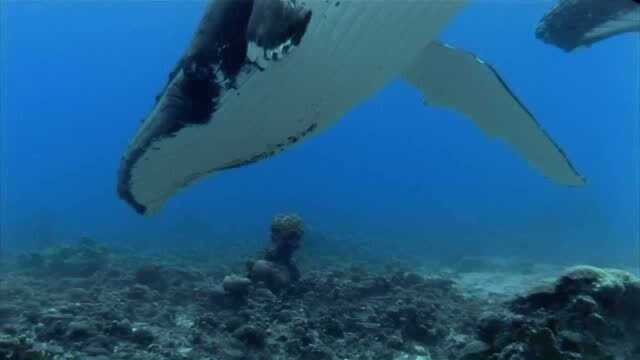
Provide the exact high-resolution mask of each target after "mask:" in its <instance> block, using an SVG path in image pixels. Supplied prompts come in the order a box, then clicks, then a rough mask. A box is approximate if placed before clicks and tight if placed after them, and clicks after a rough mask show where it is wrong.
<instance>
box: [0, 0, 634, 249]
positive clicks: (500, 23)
mask: <svg viewBox="0 0 640 360" xmlns="http://www.w3.org/2000/svg"><path fill="white" fill-rule="evenodd" d="M550 6H552V3H550V2H523V3H519V4H507V2H502V1H501V2H476V3H474V4H473V5H470V6H468V7H467V8H466V9H465V10H463V11H462V12H461V13H460V14H459V16H458V17H456V18H455V19H454V20H453V21H452V22H451V23H450V26H449V27H448V28H447V29H446V30H445V31H444V32H443V34H442V37H441V38H442V39H443V40H444V41H446V42H449V43H451V44H453V45H455V46H458V47H462V48H465V49H467V50H470V51H473V52H475V53H476V54H477V55H479V56H480V57H482V58H483V59H485V60H486V61H487V62H489V63H491V64H493V65H494V66H495V67H496V68H497V69H498V70H499V72H500V73H501V75H502V76H503V78H504V79H505V80H506V81H507V82H508V83H509V84H510V86H511V88H512V89H513V90H514V92H515V93H516V94H518V96H519V97H520V98H521V99H522V100H523V101H524V102H525V103H526V104H527V106H528V107H529V109H530V110H531V111H532V112H533V113H534V114H535V115H536V116H537V118H538V119H539V121H540V122H541V123H542V124H543V126H544V127H545V128H546V129H547V130H548V132H549V133H550V134H552V136H553V137H554V139H555V140H556V142H558V143H559V144H560V145H561V146H562V147H563V148H564V150H565V151H566V152H567V153H568V155H569V156H570V157H571V159H572V161H573V162H574V164H575V165H576V167H577V168H578V169H579V170H580V171H581V173H582V174H583V175H585V176H586V177H587V178H588V186H586V187H584V188H580V189H575V188H565V187H561V186H558V185H556V184H553V183H550V182H548V181H547V180H546V179H544V178H543V177H541V176H540V175H539V174H538V173H536V172H535V171H533V170H532V169H531V168H530V167H528V165H527V164H526V163H525V162H524V161H522V160H521V159H520V158H518V157H517V156H516V155H515V154H514V153H513V152H512V151H511V149H509V148H507V146H506V145H504V144H503V143H501V142H499V141H496V140H489V139H487V138H485V137H484V136H483V135H482V134H481V133H480V131H479V130H478V129H477V128H476V127H475V126H474V125H473V123H471V122H470V121H468V120H467V119H465V118H464V117H463V116H461V115H459V114H456V113H453V112H451V111H448V110H443V109H438V108H428V107H424V106H423V105H422V101H421V99H420V96H419V94H418V93H417V92H416V91H414V90H413V89H411V88H410V87H408V86H407V85H405V84H403V83H400V82H394V83H392V84H390V85H389V86H388V87H386V88H385V89H382V90H381V91H380V92H379V93H378V94H374V95H373V96H372V97H371V99H370V100H369V101H367V102H366V103H364V104H361V105H359V106H357V107H356V108H354V109H353V110H352V111H350V112H349V113H348V114H347V115H346V116H345V117H344V118H343V119H341V120H340V122H338V123H337V125H336V126H334V127H333V128H331V129H330V130H329V131H327V132H325V133H323V134H321V135H319V136H317V137H314V138H312V139H310V140H308V141H306V142H304V143H302V144H300V145H298V146H296V147H294V148H293V149H291V150H289V151H287V152H285V153H283V154H282V155H279V156H277V157H275V158H273V159H271V160H268V161H264V162H262V163H259V164H256V165H254V166H250V167H246V168H242V169H238V170H233V171H229V172H224V173H219V174H217V175H216V176H212V177H209V178H207V179H205V180H204V181H201V182H199V183H198V184H196V185H195V186H193V187H191V188H189V189H187V190H185V191H182V192H181V193H180V194H179V195H178V196H176V197H175V198H173V199H172V200H171V201H170V202H169V203H168V204H167V206H166V207H165V208H164V210H163V211H162V212H161V213H160V214H159V215H157V216H155V217H152V218H144V217H140V216H138V215H136V214H135V213H134V212H133V211H132V210H131V209H129V208H128V207H127V206H126V205H125V203H124V202H122V201H120V200H119V199H118V198H117V197H116V194H115V180H116V179H115V175H116V171H117V167H118V162H119V157H120V155H121V154H122V152H123V150H124V149H125V147H126V145H127V143H128V141H129V140H130V138H131V137H132V135H133V133H134V131H135V130H136V128H137V126H138V124H139V121H140V119H141V118H142V117H144V116H145V115H146V114H147V112H148V111H149V110H150V108H151V106H152V102H153V98H154V96H155V95H156V94H157V92H158V91H159V90H160V88H161V86H163V84H164V82H165V80H166V77H167V74H168V72H169V70H170V69H171V68H172V66H173V65H174V63H175V61H176V60H177V59H178V57H179V55H180V54H181V52H182V51H183V50H184V48H185V46H186V44H187V42H188V40H189V38H190V36H191V33H192V31H193V29H194V27H195V24H196V23H197V21H198V20H199V17H200V15H201V10H202V7H203V5H202V4H201V3H198V2H178V1H170V2H133V1H131V2H85V3H80V2H11V3H6V2H4V3H3V4H2V12H3V13H2V16H3V18H2V20H3V21H2V23H3V28H2V36H3V39H2V59H1V64H2V75H3V84H2V96H3V108H2V139H1V140H2V154H1V155H2V156H1V159H2V167H3V170H4V178H3V185H4V197H5V199H4V203H3V207H2V216H3V221H4V223H5V225H6V228H5V229H6V231H5V233H4V237H7V238H8V242H10V243H11V245H12V246H13V247H20V246H25V245H27V244H30V243H32V242H33V241H42V238H46V237H50V236H52V235H51V234H55V237H56V238H59V239H71V238H74V237H76V236H78V235H79V234H90V235H92V236H95V237H96V238H98V239H100V240H104V241H114V242H120V243H143V244H145V246H153V242H154V241H156V242H158V243H171V242H177V241H179V240H181V241H182V242H180V243H179V244H181V246H189V244H190V243H189V242H188V241H187V242H185V241H184V240H193V241H200V242H201V241H215V240H216V239H217V240H218V241H222V242H238V241H240V242H242V241H245V242H246V241H252V240H253V239H262V238H264V235H265V232H266V227H267V225H268V222H269V220H270V217H271V216H272V215H273V214H274V213H276V212H281V211H296V212H299V213H300V214H302V215H303V217H304V218H305V220H306V222H307V224H309V226H310V227H311V228H313V229H315V230H317V231H322V232H324V233H326V234H329V236H330V237H333V238H338V239H353V241H359V242H365V243H367V244H369V245H370V246H372V247H375V245H376V244H377V245H380V246H378V247H375V248H376V249H378V250H377V251H380V252H381V253H384V251H389V253H391V252H395V251H400V250H402V249H405V250H407V252H413V254H418V255H420V256H423V255H424V256H427V255H429V256H433V255H436V256H439V255H441V254H442V255H444V254H454V255H462V254H479V253H486V254H492V253H498V254H502V253H512V252H515V253H518V254H520V255H526V256H531V257H539V256H542V257H546V256H548V257H553V258H554V259H556V258H567V257H576V258H580V259H584V260H585V261H598V260H602V261H607V260H611V261H618V260H621V259H622V260H626V261H631V259H633V257H634V256H637V252H636V251H637V250H636V244H635V241H636V240H635V239H637V237H635V235H634V234H635V233H636V232H637V216H638V215H637V214H638V212H637V211H638V210H637V205H638V204H637V203H638V188H637V187H638V158H639V157H638V142H637V138H638V118H639V117H638V107H639V103H638V63H639V59H638V49H639V43H640V42H639V40H638V36H637V34H633V35H631V34H629V35H624V36H619V37H616V38H613V39H610V40H607V41H605V42H602V43H599V44H596V45H595V46H593V47H592V48H588V49H581V50H579V51H576V52H575V53H571V54H566V53H563V52H562V51H561V50H558V49H556V48H554V47H551V46H548V45H546V44H544V43H542V42H540V41H538V40H536V39H535V37H534V29H535V25H536V23H537V22H538V20H539V19H540V18H541V17H542V15H543V14H544V12H545V11H546V10H548V8H549V7H550ZM634 227H635V228H634ZM34 239H35V240H34ZM38 239H40V240H38ZM45 240H46V239H45ZM344 241H348V240H344ZM390 244H391V245H393V246H392V247H389V245H390ZM385 249H386V250H385Z"/></svg>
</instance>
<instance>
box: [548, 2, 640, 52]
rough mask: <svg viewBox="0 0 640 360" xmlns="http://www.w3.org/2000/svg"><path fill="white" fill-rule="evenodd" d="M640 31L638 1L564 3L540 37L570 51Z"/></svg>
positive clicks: (555, 11) (552, 15)
mask: <svg viewBox="0 0 640 360" xmlns="http://www.w3.org/2000/svg"><path fill="white" fill-rule="evenodd" d="M631 31H640V1H638V0H560V2H558V4H557V5H556V6H555V7H554V8H553V9H552V10H551V11H550V12H549V13H548V14H547V15H545V16H544V18H543V19H542V20H541V21H540V23H539V24H538V27H537V29H536V36H537V37H538V38H539V39H541V40H543V41H544V42H547V43H550V44H553V45H555V46H558V47H559V48H561V49H564V50H566V51H571V50H574V49H576V48H578V47H581V46H589V45H591V44H593V43H595V42H598V41H600V40H604V39H607V38H609V37H612V36H615V35H618V34H622V33H626V32H631Z"/></svg>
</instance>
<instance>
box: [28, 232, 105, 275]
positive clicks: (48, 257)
mask: <svg viewBox="0 0 640 360" xmlns="http://www.w3.org/2000/svg"><path fill="white" fill-rule="evenodd" d="M109 257H110V253H109V250H108V248H107V247H106V246H103V245H101V244H99V243H98V242H96V241H95V240H93V239H91V238H88V237H83V238H81V239H80V240H79V241H78V242H77V243H76V244H64V245H54V246H51V247H48V248H46V249H44V250H43V251H42V252H38V253H30V254H23V255H21V256H20V257H19V259H18V263H19V265H20V266H21V267H22V268H23V269H25V270H30V271H36V272H42V273H44V274H47V275H53V276H63V277H89V276H91V275H93V274H95V273H96V272H98V271H100V270H104V269H105V268H107V266H108V265H109Z"/></svg>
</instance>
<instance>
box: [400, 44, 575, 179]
mask: <svg viewBox="0 0 640 360" xmlns="http://www.w3.org/2000/svg"><path fill="white" fill-rule="evenodd" d="M403 78H404V79H405V80H406V81H408V82H409V83H410V84H412V85H413V86H415V87H416V88H418V89H419V90H420V91H421V92H422V93H423V95H424V96H425V98H426V101H427V103H428V104H429V105H434V106H443V107H448V108H452V109H455V110H457V111H459V112H461V113H463V114H465V115H466V116H468V117H469V118H470V119H471V120H472V121H473V122H474V123H475V124H477V125H478V126H479V127H480V128H481V129H482V130H483V131H484V132H485V133H486V134H487V135H489V136H493V137H498V138H501V139H503V140H504V141H506V142H507V143H508V144H510V145H511V146H513V148H515V149H516V150H517V151H518V153H520V155H522V156H523V157H524V158H526V159H527V160H528V161H529V162H530V163H531V164H532V165H533V166H534V167H536V168H537V169H539V170H540V171H541V172H542V173H543V174H544V175H545V176H547V177H548V178H550V179H552V180H554V181H556V182H559V183H561V184H565V185H573V186H577V185H582V184H583V183H584V179H583V178H582V177H581V176H580V174H578V172H577V171H576V170H575V168H574V167H573V166H572V165H571V163H570V161H569V159H568V158H567V157H566V155H565V154H564V152H563V151H562V150H561V149H560V147H558V145H556V143H555V142H554V141H553V140H552V139H551V138H550V137H549V135H548V134H547V133H546V132H545V131H544V129H543V128H542V127H541V126H540V125H539V124H538V122H537V121H536V119H535V118H534V116H533V115H532V114H531V112H529V111H528V110H527V108H526V107H525V106H524V105H523V104H522V103H521V102H520V101H519V100H518V98H517V97H516V96H515V95H514V94H513V92H512V91H511V90H510V89H509V88H508V87H507V85H506V83H505V82H504V81H502V79H501V78H500V76H499V75H498V73H497V72H496V71H495V70H494V69H493V68H492V67H491V66H490V65H488V64H487V63H485V62H484V61H482V60H481V59H479V58H477V57H476V56H474V55H473V54H471V53H468V52H466V51H461V50H458V49H455V48H453V47H451V46H448V45H444V44H441V43H438V42H432V43H430V44H429V45H428V46H426V47H425V49H424V50H423V51H422V53H421V54H420V55H419V56H418V58H416V61H415V62H414V63H413V64H412V65H411V66H410V67H409V68H408V69H407V70H406V71H405V72H404V74H403Z"/></svg>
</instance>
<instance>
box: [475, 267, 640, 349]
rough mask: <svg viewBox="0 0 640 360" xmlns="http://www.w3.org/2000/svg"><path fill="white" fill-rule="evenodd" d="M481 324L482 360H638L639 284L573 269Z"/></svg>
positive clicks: (627, 277) (608, 272)
mask: <svg viewBox="0 0 640 360" xmlns="http://www.w3.org/2000/svg"><path fill="white" fill-rule="evenodd" d="M509 308H510V310H511V311H510V312H508V313H503V314H501V315H496V314H493V315H492V316H488V317H486V318H484V319H483V321H482V325H481V329H482V331H481V334H482V335H483V336H482V338H483V340H484V341H486V342H487V343H488V344H491V350H490V351H489V352H488V353H490V354H491V356H488V357H487V358H488V359H495V360H503V359H549V360H556V359H557V360H566V359H585V360H606V359H611V360H613V359H637V358H640V326H639V320H640V280H638V279H637V278H636V277H634V276H633V275H631V274H629V273H627V272H624V271H620V270H613V269H599V268H595V267H592V266H577V267H574V268H571V269H568V270H567V271H566V272H565V273H564V274H563V275H561V276H560V277H559V278H558V279H557V280H555V281H550V282H548V283H546V284H544V285H541V286H539V287H536V288H534V289H532V290H530V291H529V292H528V293H526V294H523V295H522V296H519V297H518V298H516V299H514V300H512V301H511V302H510V303H509Z"/></svg>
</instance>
